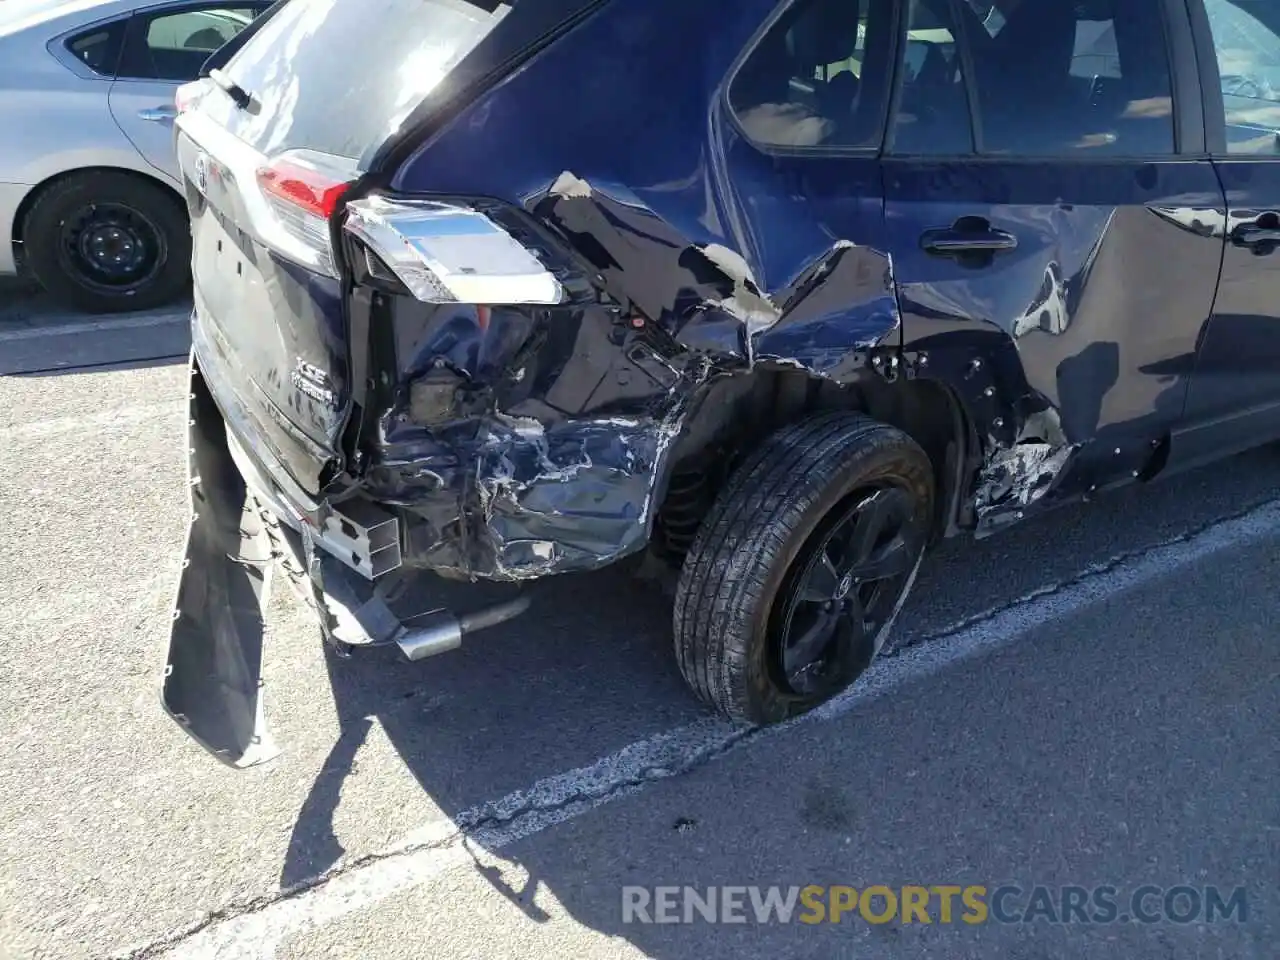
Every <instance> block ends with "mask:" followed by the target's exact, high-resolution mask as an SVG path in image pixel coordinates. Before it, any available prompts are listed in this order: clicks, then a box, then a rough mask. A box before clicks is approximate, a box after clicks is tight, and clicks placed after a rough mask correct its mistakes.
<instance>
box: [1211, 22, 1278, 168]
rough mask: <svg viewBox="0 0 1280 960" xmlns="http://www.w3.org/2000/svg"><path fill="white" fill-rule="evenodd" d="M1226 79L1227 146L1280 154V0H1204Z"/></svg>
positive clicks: (1267, 154)
mask: <svg viewBox="0 0 1280 960" xmlns="http://www.w3.org/2000/svg"><path fill="white" fill-rule="evenodd" d="M1204 7H1205V11H1206V12H1207V13H1208V15H1209V28H1210V30H1211V31H1212V33H1213V48H1214V53H1215V54H1216V55H1217V60H1218V74H1219V77H1220V79H1221V85H1222V106H1223V109H1224V111H1225V113H1226V121H1227V152H1228V153H1240V154H1250V155H1253V156H1264V157H1275V156H1280V2H1277V0H1205V3H1204Z"/></svg>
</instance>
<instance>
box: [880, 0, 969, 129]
mask: <svg viewBox="0 0 1280 960" xmlns="http://www.w3.org/2000/svg"><path fill="white" fill-rule="evenodd" d="M909 11H910V13H909V15H908V17H907V42H906V46H905V48H904V49H903V53H902V93H901V95H900V96H899V99H898V110H897V113H896V114H895V116H894V126H893V150H894V152H895V153H907V154H911V153H914V154H963V153H970V152H971V151H972V150H973V135H972V131H971V128H970V123H969V101H968V97H967V95H966V93H965V86H964V75H963V71H962V69H961V63H960V51H959V47H958V45H957V43H956V35H957V33H958V32H959V31H958V30H957V28H956V24H955V22H954V21H953V19H952V16H951V5H950V3H949V2H948V0H911V3H910V6H909Z"/></svg>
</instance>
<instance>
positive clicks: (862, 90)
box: [729, 0, 893, 147]
mask: <svg viewBox="0 0 1280 960" xmlns="http://www.w3.org/2000/svg"><path fill="white" fill-rule="evenodd" d="M892 18H893V9H892V4H891V3H889V2H887V0H798V2H797V3H795V4H793V5H792V6H791V7H790V8H788V9H787V11H786V12H785V13H783V14H782V16H781V18H780V19H778V20H777V21H776V22H775V23H774V24H773V26H772V27H771V28H770V29H769V30H768V32H767V33H766V34H765V35H764V37H763V38H762V39H761V40H760V42H759V43H758V44H757V45H756V46H755V47H754V48H753V49H752V51H751V53H750V54H749V55H748V57H747V59H746V60H745V62H744V63H743V64H742V66H741V68H740V69H739V70H738V72H737V74H736V75H735V76H734V78H733V81H732V83H731V84H730V87H729V103H730V106H731V107H732V109H733V112H734V115H735V116H736V117H737V118H738V122H739V123H740V124H741V125H742V129H743V130H744V131H745V132H746V134H747V136H748V137H750V138H751V139H752V140H754V141H755V142H757V143H760V144H764V145H767V146H776V147H865V146H875V145H876V144H877V143H879V140H880V132H881V128H882V126H883V123H884V103H885V95H886V93H887V90H888V86H889V84H888V78H889V76H890V73H891V71H890V67H891V64H890V60H889V51H891V50H892V49H893V37H892V32H891V31H892Z"/></svg>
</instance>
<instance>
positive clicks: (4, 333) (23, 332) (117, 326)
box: [0, 310, 188, 343]
mask: <svg viewBox="0 0 1280 960" xmlns="http://www.w3.org/2000/svg"><path fill="white" fill-rule="evenodd" d="M73 316H79V314H75V315H72V316H68V317H66V319H67V320H68V321H71V320H72V317H73ZM187 318H188V315H187V312H186V311H174V310H166V311H164V312H163V313H141V314H137V315H134V316H128V317H112V318H111V319H108V320H86V321H83V322H80V323H75V322H62V320H63V318H62V317H59V316H56V315H54V316H44V317H41V318H40V326H38V327H19V328H18V329H17V330H0V343H7V342H9V341H12V340H37V339H39V338H40V337H71V336H82V335H83V334H86V333H105V332H110V331H112V330H136V329H138V328H141V327H162V326H164V325H165V324H170V323H186V322H187Z"/></svg>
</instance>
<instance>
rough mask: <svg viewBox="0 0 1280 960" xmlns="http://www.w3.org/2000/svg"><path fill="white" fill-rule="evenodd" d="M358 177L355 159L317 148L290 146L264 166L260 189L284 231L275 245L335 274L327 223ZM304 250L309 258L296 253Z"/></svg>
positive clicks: (326, 271)
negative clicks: (303, 148)
mask: <svg viewBox="0 0 1280 960" xmlns="http://www.w3.org/2000/svg"><path fill="white" fill-rule="evenodd" d="M355 176H356V167H355V163H354V161H352V160H348V159H346V158H345V157H335V156H332V155H330V154H326V153H318V152H317V151H314V150H290V151H288V152H286V153H282V154H280V155H279V156H276V157H272V158H271V159H270V160H269V161H268V162H267V163H265V164H263V165H262V166H260V167H259V168H258V169H257V181H258V189H259V190H261V192H262V196H263V197H264V198H265V200H266V201H267V204H268V206H269V207H270V208H271V213H272V214H273V217H274V220H275V222H276V224H277V225H278V226H279V228H280V229H281V231H282V233H283V234H284V235H285V236H283V237H277V238H276V242H275V243H274V244H273V246H276V247H277V249H280V250H281V251H282V252H283V253H285V254H288V255H293V256H295V258H296V259H301V260H302V261H303V262H304V263H307V264H308V265H310V266H314V267H316V268H317V269H319V270H321V271H322V272H324V273H326V274H329V275H331V276H336V275H337V271H336V270H335V266H334V257H333V246H332V242H331V239H330V231H329V221H330V218H331V217H332V216H333V214H334V212H335V211H336V210H337V209H338V204H339V203H341V202H342V196H343V194H345V193H346V192H347V190H348V189H349V188H350V186H351V183H352V181H353V180H354V179H355ZM286 237H287V239H285V238H286ZM264 239H267V240H270V239H271V238H270V237H265V236H264ZM303 251H305V252H306V253H307V254H309V256H307V257H297V254H299V253H301V252H303Z"/></svg>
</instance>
